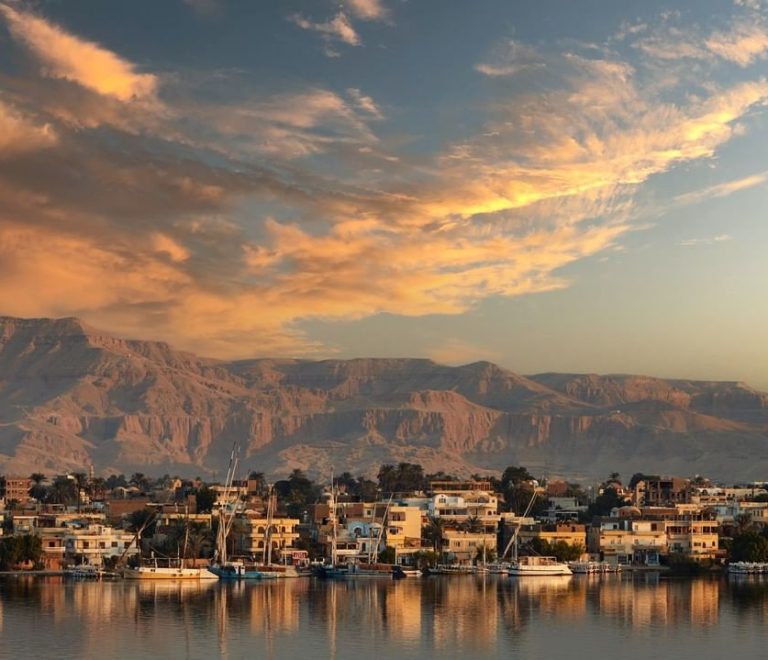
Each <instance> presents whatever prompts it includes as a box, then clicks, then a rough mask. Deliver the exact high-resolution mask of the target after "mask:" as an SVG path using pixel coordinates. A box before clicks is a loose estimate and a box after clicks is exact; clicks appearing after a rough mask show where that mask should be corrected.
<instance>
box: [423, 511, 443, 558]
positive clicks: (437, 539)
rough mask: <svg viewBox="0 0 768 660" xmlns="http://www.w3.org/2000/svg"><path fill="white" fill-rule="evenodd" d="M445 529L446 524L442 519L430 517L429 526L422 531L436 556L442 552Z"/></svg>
mask: <svg viewBox="0 0 768 660" xmlns="http://www.w3.org/2000/svg"><path fill="white" fill-rule="evenodd" d="M444 529H445V522H444V521H443V520H442V519H441V518H435V517H433V516H430V517H429V520H428V521H427V524H426V525H425V526H424V527H423V528H422V530H421V533H422V536H423V537H424V540H425V541H426V542H427V543H429V544H430V545H431V546H432V549H433V551H434V552H435V554H440V552H442V545H443V531H444Z"/></svg>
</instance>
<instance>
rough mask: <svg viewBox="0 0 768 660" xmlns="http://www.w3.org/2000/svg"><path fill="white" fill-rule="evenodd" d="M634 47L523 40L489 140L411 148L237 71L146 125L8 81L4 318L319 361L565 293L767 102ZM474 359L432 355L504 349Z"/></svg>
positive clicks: (319, 99)
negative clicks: (536, 296)
mask: <svg viewBox="0 0 768 660" xmlns="http://www.w3.org/2000/svg"><path fill="white" fill-rule="evenodd" d="M11 11H15V10H11ZM350 11H351V10H350ZM16 13H18V12H16ZM4 14H6V15H7V14H8V11H7V9H6V10H4ZM19 15H21V14H19ZM34 20H36V21H42V22H43V23H44V24H45V25H48V27H49V29H51V30H54V31H57V30H59V28H54V27H51V26H50V25H49V24H48V23H46V22H45V21H44V19H41V18H36V17H34ZM304 20H305V19H301V21H304ZM345 20H346V19H345ZM297 24H298V23H297ZM307 25H310V24H309V23H308V22H307ZM311 25H318V24H311ZM323 25H325V24H323ZM328 25H330V23H329V24H328ZM306 29H314V28H312V27H307V28H306ZM316 31H319V32H320V33H321V34H325V35H326V37H327V39H330V40H331V41H333V42H334V43H349V41H344V39H343V38H342V37H341V36H339V34H337V33H336V32H323V31H321V30H316ZM652 32H653V30H652V29H651V28H648V29H647V30H643V31H642V35H643V36H644V37H648V36H650V35H651V33H652ZM636 34H641V32H637V33H636ZM334 35H335V36H334ZM66 36H67V37H68V38H69V39H70V40H72V41H73V42H74V43H75V44H83V43H87V42H83V41H81V40H80V39H79V38H78V37H73V36H69V35H66ZM628 38H629V37H628ZM631 38H635V37H631ZM24 43H26V41H25V42H24ZM51 43H53V41H52V42H51ZM68 43H69V42H68ZM91 46H92V45H91ZM94 47H95V48H97V49H98V50H99V51H100V52H108V51H106V50H105V49H103V48H102V47H101V46H98V47H96V46H94ZM54 50H55V49H54ZM635 53H636V54H637V53H639V55H640V57H639V58H633V60H632V62H629V61H627V60H626V59H625V58H624V57H622V56H621V54H620V53H618V52H615V51H613V50H612V49H611V46H610V45H605V46H604V47H602V48H580V47H579V46H578V45H573V44H569V46H568V49H567V50H565V51H564V52H561V53H553V52H548V53H547V55H546V57H544V56H543V55H541V54H540V53H539V52H538V50H537V49H536V48H534V47H533V46H529V45H526V44H522V43H519V42H509V41H507V42H505V43H504V44H502V45H501V46H499V48H498V49H493V50H492V53H491V55H490V56H489V57H488V58H487V60H488V62H487V63H488V65H489V66H499V67H501V66H516V65H524V66H527V67H537V70H538V71H539V72H540V74H541V75H537V76H536V81H535V84H534V85H530V86H519V87H518V86H517V85H515V86H514V89H513V88H512V86H511V85H510V84H509V83H508V81H506V80H502V79H500V77H499V76H493V75H491V76H489V77H488V79H487V80H485V82H484V85H483V87H486V88H488V87H493V86H494V85H498V89H492V92H493V93H491V94H489V95H488V97H489V99H491V100H490V101H489V102H488V105H487V106H486V107H484V108H476V110H477V112H478V113H480V112H482V113H484V114H483V115H480V114H478V115H477V116H478V121H477V122H476V123H473V127H472V129H465V130H464V132H463V133H459V132H458V131H457V132H456V133H455V134H454V137H453V139H452V140H451V141H448V142H443V143H441V144H440V146H439V147H432V148H431V150H428V149H423V150H422V151H420V152H419V153H417V154H416V153H415V150H413V149H412V148H411V147H410V145H407V146H406V147H405V148H403V141H402V140H403V138H402V136H401V135H396V136H395V137H392V134H393V132H394V131H392V130H391V129H392V125H390V121H391V120H390V119H388V116H386V115H389V114H390V113H389V112H387V113H386V115H385V113H384V112H382V110H381V108H380V106H379V104H378V103H377V101H378V100H379V99H378V98H377V100H376V101H374V99H373V98H372V97H371V96H370V95H369V94H368V93H367V92H366V90H364V89H362V88H358V87H347V88H346V89H345V88H341V89H332V88H325V87H321V86H319V85H311V86H303V87H299V86H296V87H293V88H290V87H287V83H286V86H285V87H282V88H281V90H280V91H279V92H275V91H274V90H269V89H265V88H260V87H258V86H254V85H253V84H252V83H249V82H248V81H247V80H246V78H245V77H243V78H237V79H235V80H233V79H232V77H231V76H229V75H227V76H219V77H217V78H216V80H217V81H219V83H220V84H222V85H224V86H225V90H224V91H225V92H226V93H221V94H217V93H215V92H216V90H213V91H211V89H208V88H206V89H203V90H201V89H196V90H195V89H193V90H189V89H185V88H184V87H183V86H177V87H173V85H174V82H173V76H167V77H166V78H164V81H167V82H164V105H163V106H160V107H158V106H153V107H152V108H151V109H139V110H136V109H135V106H136V103H126V102H125V99H124V97H121V96H120V95H118V96H115V95H114V94H109V93H105V92H104V91H102V90H99V89H96V88H95V85H96V83H94V84H93V85H92V86H90V87H89V86H88V85H85V87H86V88H87V89H86V88H83V89H81V88H80V86H79V85H72V84H69V83H68V82H67V81H68V80H71V81H73V82H79V83H80V84H84V83H82V82H81V81H80V80H79V79H78V80H74V78H67V77H66V76H61V75H55V76H51V75H50V73H49V74H48V77H44V78H34V79H23V80H22V79H20V78H18V77H14V76H19V75H20V74H16V73H9V74H6V76H5V78H4V83H5V84H4V89H7V93H8V95H7V96H6V95H4V96H3V99H2V105H0V131H2V132H0V135H3V136H4V138H2V139H5V140H6V141H7V145H9V146H8V149H9V150H13V154H14V155H13V158H9V159H3V158H0V283H1V286H0V308H2V309H3V311H4V313H9V314H19V315H34V316H42V315H80V316H82V317H84V318H85V319H86V320H88V321H89V322H90V323H92V324H94V325H97V326H101V327H104V328H106V329H109V330H112V331H114V332H117V333H120V334H127V335H138V336H144V337H152V338H163V339H167V340H171V341H173V342H174V343H175V344H177V345H179V346H180V347H182V348H186V349H189V350H195V351H197V352H200V353H204V354H213V355H218V356H228V357H242V356H246V355H250V354H254V353H255V354H293V355H312V354H316V353H318V352H323V351H325V350H326V349H325V348H324V347H323V346H321V345H319V344H318V343H317V342H316V341H314V339H313V338H312V336H309V335H307V334H306V333H305V332H304V331H303V330H302V328H303V327H305V326H304V325H303V322H305V321H306V320H308V319H328V320H339V319H360V318H363V317H366V316H370V315H373V314H377V313H381V312H389V313H393V314H401V315H412V316H419V315H425V314H435V313H441V314H459V313H462V312H464V311H466V310H468V309H471V308H472V306H473V305H476V304H477V303H478V302H479V301H482V300H483V299H485V298H487V297H488V296H517V295H523V294H532V293H537V292H542V291H551V290H554V289H559V288H563V287H567V286H568V285H569V280H568V279H567V278H566V277H565V275H564V274H563V269H564V268H565V267H566V266H568V265H570V264H573V263H575V262H577V261H579V260H582V259H586V258H589V257H592V256H598V255H600V254H601V253H602V252H604V251H605V250H608V249H615V248H617V247H619V244H620V241H621V240H622V237H624V236H625V235H626V234H627V233H628V232H631V231H635V230H637V229H638V227H637V226H636V225H634V224H633V216H634V215H635V204H636V201H635V200H636V195H637V192H638V190H639V189H640V188H641V187H642V186H643V184H645V183H646V182H647V181H648V180H649V179H650V178H652V177H656V176H659V175H662V174H663V173H665V172H667V171H669V170H671V169H673V168H675V167H678V166H680V165H681V164H686V163H692V162H696V161H702V160H707V159H711V158H713V157H714V156H716V155H717V153H718V150H719V149H720V148H721V147H722V146H723V145H725V144H727V143H728V142H729V140H731V139H732V138H733V137H734V136H736V135H739V134H743V131H744V130H746V129H745V128H739V126H740V125H743V126H745V127H746V126H748V125H749V124H748V121H747V119H748V117H749V115H750V113H752V112H753V110H754V108H756V107H758V106H760V105H762V104H765V103H766V100H767V99H768V83H767V82H766V81H764V80H762V79H760V78H755V79H750V78H749V74H750V70H749V69H745V70H744V71H743V72H742V73H743V76H744V80H742V81H737V80H736V79H735V78H733V77H732V76H729V77H726V78H725V79H723V78H722V77H719V76H717V75H715V74H716V73H717V70H716V67H717V66H719V65H724V64H723V63H724V62H727V61H728V60H724V59H723V57H722V56H720V55H717V56H715V55H714V54H713V53H712V52H710V51H709V50H707V49H700V50H699V51H698V54H697V55H696V57H697V60H696V63H697V66H696V67H687V69H689V70H686V67H681V71H675V75H674V76H669V75H668V72H667V70H666V68H665V67H659V66H658V59H657V58H655V57H653V56H650V55H648V54H647V53H645V51H643V50H642V49H636V51H635ZM113 57H114V56H113ZM118 61H120V62H122V60H118ZM123 64H125V63H123ZM46 66H47V67H49V68H51V69H52V65H51V64H50V63H47V64H46ZM83 66H85V64H83ZM126 66H128V71H129V72H130V73H131V75H148V76H150V78H151V79H152V80H155V81H156V78H155V77H154V76H153V75H152V74H136V73H135V70H134V69H133V68H132V65H127V64H126ZM478 66H479V65H478ZM486 75H487V74H486ZM62 77H64V78H66V80H62V79H61V78H62ZM81 77H82V76H81ZM718 79H720V80H721V82H720V83H718V82H717V80H718ZM723 80H724V82H722V81H723ZM185 82H186V81H185ZM515 82H517V81H515ZM187 84H188V83H187ZM166 85H168V87H166ZM691 85H695V86H696V87H695V89H696V94H691V93H688V91H689V90H690V88H691ZM129 87H130V86H129ZM155 92H156V86H154V87H153V88H152V91H151V93H152V94H154V93H155ZM70 95H72V96H71V97H70ZM130 98H133V97H130ZM480 118H482V121H480V120H479V119H480ZM380 127H381V128H380ZM374 129H375V130H374ZM7 136H10V137H7ZM72 163H77V168H73V167H71V164H72ZM765 177H766V175H765V174H764V173H761V174H759V175H755V176H754V177H751V178H749V179H744V180H741V181H738V182H730V183H726V184H720V187H714V188H711V189H708V190H707V191H698V192H697V193H689V195H694V194H698V195H703V194H705V192H706V194H707V195H710V196H718V195H724V194H729V193H730V192H732V191H735V190H737V189H743V188H744V187H749V186H750V185H758V183H762V182H764V180H765ZM683 201H688V202H691V201H694V198H693V197H688V198H687V200H685V199H684V200H683ZM715 238H716V237H715ZM689 240H695V239H689ZM712 240H713V241H714V238H713V239H712ZM475 348H476V347H473V346H471V345H470V344H466V343H462V342H460V341H459V340H455V341H452V342H447V343H446V344H445V345H443V346H440V347H438V348H437V349H436V353H435V355H436V356H437V355H440V350H442V351H443V352H442V355H443V358H442V359H446V356H447V357H450V356H451V355H453V356H462V357H455V358H453V359H456V360H459V361H463V360H464V359H474V358H475V357H492V356H486V355H485V354H473V352H474V349H475ZM480 352H481V351H480Z"/></svg>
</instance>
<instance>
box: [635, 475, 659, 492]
mask: <svg viewBox="0 0 768 660" xmlns="http://www.w3.org/2000/svg"><path fill="white" fill-rule="evenodd" d="M658 478H659V475H657V474H643V473H642V472H635V473H634V474H633V475H632V478H631V479H630V480H629V486H628V488H630V489H634V487H635V486H637V484H638V483H640V482H641V481H649V480H655V479H658Z"/></svg>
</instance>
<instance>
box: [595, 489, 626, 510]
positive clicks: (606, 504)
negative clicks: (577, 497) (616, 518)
mask: <svg viewBox="0 0 768 660" xmlns="http://www.w3.org/2000/svg"><path fill="white" fill-rule="evenodd" d="M626 505H627V501H626V500H625V499H624V498H623V497H621V496H620V495H619V493H618V492H617V491H616V489H615V488H611V487H608V488H606V489H605V490H603V492H602V493H601V494H600V495H598V497H597V499H596V500H595V501H594V502H593V503H592V504H590V505H589V511H588V514H589V515H590V516H608V515H610V513H611V510H612V509H615V508H617V507H622V506H626Z"/></svg>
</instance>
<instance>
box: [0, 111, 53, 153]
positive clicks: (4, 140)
mask: <svg viewBox="0 0 768 660" xmlns="http://www.w3.org/2000/svg"><path fill="white" fill-rule="evenodd" d="M57 140H58V136H57V135H56V131H55V129H54V128H53V126H51V125H50V124H43V125H38V124H35V123H34V122H33V121H31V120H30V119H29V118H28V117H25V116H23V115H22V114H21V113H20V112H18V111H17V110H15V109H14V108H12V107H11V106H9V105H6V104H5V103H3V102H2V101H0V158H4V157H8V156H11V155H14V154H17V153H20V152H23V151H35V150H37V149H41V148H45V147H49V146H51V145H53V144H55V143H56V141H57Z"/></svg>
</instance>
